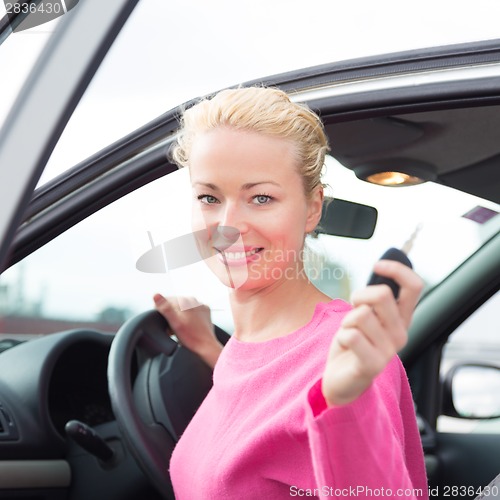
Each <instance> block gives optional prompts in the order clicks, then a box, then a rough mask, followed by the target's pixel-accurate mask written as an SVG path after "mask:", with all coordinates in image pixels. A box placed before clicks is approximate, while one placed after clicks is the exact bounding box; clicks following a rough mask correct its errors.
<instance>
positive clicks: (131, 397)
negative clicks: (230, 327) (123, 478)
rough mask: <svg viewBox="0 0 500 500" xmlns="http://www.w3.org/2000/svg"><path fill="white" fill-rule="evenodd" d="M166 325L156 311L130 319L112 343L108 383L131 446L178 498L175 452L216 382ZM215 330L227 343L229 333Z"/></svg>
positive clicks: (161, 487)
mask: <svg viewBox="0 0 500 500" xmlns="http://www.w3.org/2000/svg"><path fill="white" fill-rule="evenodd" d="M167 330H168V322H167V320H166V319H165V318H164V317H163V316H162V315H161V314H160V313H158V312H157V311H147V312H145V313H142V314H140V315H138V316H135V317H134V318H131V319H130V320H128V321H127V322H126V323H125V324H124V325H123V326H122V327H121V328H120V330H119V331H118V333H117V334H116V337H115V338H114V340H113V343H112V345H111V350H110V353H109V360H108V386H109V395H110V398H111V406H112V408H113V413H114V415H115V417H116V420H117V423H118V426H119V428H120V430H121V432H122V434H123V438H124V441H125V443H126V445H127V448H128V449H129V450H130V452H131V453H132V455H133V456H134V458H135V459H136V461H137V463H138V464H139V466H140V467H141V469H142V470H143V472H144V473H145V475H146V476H147V477H148V478H149V479H150V480H151V482H152V483H153V485H154V486H155V487H156V489H157V490H158V491H159V493H160V494H161V495H162V496H163V497H164V498H166V499H174V493H173V489H172V484H171V482H170V475H169V473H168V470H169V462H170V457H171V454H172V451H173V449H174V446H175V444H176V443H177V441H178V439H179V437H180V435H181V434H182V432H183V431H184V429H185V428H186V426H187V424H188V423H189V421H190V420H191V418H192V417H193V415H194V413H195V412H196V410H197V409H198V407H199V405H200V404H201V402H202V401H203V399H204V398H205V396H206V395H207V393H208V391H209V390H210V388H211V387H212V370H211V369H210V367H209V366H208V365H207V364H205V363H204V362H203V361H202V360H201V358H199V357H198V356H197V355H196V354H194V353H193V352H192V351H190V350H188V349H186V348H185V347H182V346H181V345H180V344H179V343H178V342H176V341H175V340H173V339H172V338H171V337H170V336H169V335H168V334H167ZM215 330H216V335H217V337H218V338H219V340H220V341H221V342H222V343H225V342H226V341H227V339H228V338H229V336H228V334H227V333H226V332H224V331H223V330H221V329H220V328H218V327H215ZM134 375H135V376H134Z"/></svg>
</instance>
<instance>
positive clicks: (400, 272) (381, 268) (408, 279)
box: [374, 260, 424, 327]
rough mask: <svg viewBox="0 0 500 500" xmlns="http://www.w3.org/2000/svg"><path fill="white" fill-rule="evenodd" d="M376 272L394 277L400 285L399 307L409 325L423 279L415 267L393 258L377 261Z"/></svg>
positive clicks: (420, 291)
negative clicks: (411, 267) (412, 267)
mask: <svg viewBox="0 0 500 500" xmlns="http://www.w3.org/2000/svg"><path fill="white" fill-rule="evenodd" d="M374 270H375V272H376V273H377V274H380V275H381V276H385V277H388V278H391V279H393V280H394V281H395V282H396V283H398V285H399V286H400V292H399V299H398V308H399V311H400V313H401V316H402V318H403V321H404V322H405V324H406V326H407V327H408V326H409V325H410V322H411V318H412V315H413V311H414V309H415V306H416V305H417V303H418V300H419V298H420V294H421V293H422V289H423V285H424V283H423V281H422V279H421V278H420V276H418V274H416V273H415V271H414V270H413V269H410V268H409V267H407V266H405V265H404V264H401V263H400V262H395V261H392V260H381V261H379V262H377V263H376V265H375V268H374Z"/></svg>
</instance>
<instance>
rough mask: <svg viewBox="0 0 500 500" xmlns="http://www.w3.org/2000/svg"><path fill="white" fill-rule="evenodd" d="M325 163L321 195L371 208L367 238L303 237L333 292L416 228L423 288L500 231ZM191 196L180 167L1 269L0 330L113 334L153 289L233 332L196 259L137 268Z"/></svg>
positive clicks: (184, 219)
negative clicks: (186, 300) (187, 299)
mask: <svg viewBox="0 0 500 500" xmlns="http://www.w3.org/2000/svg"><path fill="white" fill-rule="evenodd" d="M326 164H327V169H326V174H325V178H324V181H325V182H326V184H327V186H328V187H327V194H328V195H330V196H333V197H337V198H341V199H346V200H350V201H354V202H358V203H363V204H368V205H372V206H374V207H376V208H377V210H378V222H377V227H376V230H375V233H374V235H373V236H372V238H370V239H368V240H359V239H351V238H345V237H338V236H331V235H326V234H320V235H319V236H318V237H317V238H308V239H307V247H308V249H309V250H308V251H307V252H306V253H305V264H306V268H307V270H308V273H309V276H310V278H311V280H312V281H313V282H314V283H315V284H316V285H317V286H318V287H319V288H321V289H322V290H323V291H324V292H325V293H326V294H327V295H329V296H331V297H334V298H342V299H344V300H349V297H350V294H351V292H352V291H353V290H355V289H357V288H360V287H362V286H364V284H365V283H366V282H367V280H368V278H369V276H370V274H371V269H372V266H373V263H374V262H375V261H376V260H377V259H378V258H380V256H381V255H382V254H383V253H384V252H385V250H387V248H388V247H390V246H396V247H401V246H402V245H403V243H404V241H405V240H406V239H407V238H408V237H409V236H410V235H411V234H412V233H413V232H414V229H415V228H416V227H417V226H421V229H420V232H419V234H418V235H417V237H416V240H415V242H414V245H413V249H412V250H411V252H410V258H411V260H412V261H413V264H414V267H415V269H416V271H417V272H418V273H419V274H420V275H421V276H422V278H423V279H424V281H425V283H426V286H427V288H428V289H429V288H432V287H433V286H435V285H436V284H438V283H439V282H441V281H442V280H443V279H444V278H445V277H446V276H447V275H448V274H449V273H450V272H452V271H453V270H454V269H455V268H456V267H457V266H458V265H460V263H461V262H463V261H464V260H465V259H466V258H468V257H469V255H470V254H471V253H473V252H474V251H476V250H477V249H478V248H479V247H480V246H481V245H482V244H483V243H484V242H485V241H486V240H487V239H488V238H490V237H491V236H492V235H493V234H496V232H497V231H498V230H499V227H500V217H493V218H491V219H489V220H488V221H487V222H484V223H481V224H480V223H478V222H476V221H473V220H470V219H468V218H465V217H463V216H464V214H467V213H469V212H470V211H471V210H472V209H474V207H477V206H486V207H488V206H489V207H491V208H497V209H498V207H496V205H495V204H493V203H491V202H490V203H488V202H486V201H485V200H480V199H479V198H477V197H474V196H470V195H466V194H464V193H461V192H459V191H456V190H450V189H448V188H445V187H444V186H439V185H436V184H433V183H426V184H423V185H420V186H413V187H409V188H387V187H381V186H375V185H373V184H370V183H367V182H364V181H361V180H359V179H358V178H357V177H356V176H355V175H354V173H353V172H352V171H350V170H348V169H346V168H345V167H343V166H342V165H340V163H338V162H337V161H336V160H334V159H333V158H331V157H328V158H327V162H326ZM191 197H192V193H191V187H190V184H189V177H188V172H187V170H186V169H181V170H178V171H176V172H174V173H172V174H169V175H167V176H165V177H163V178H160V179H158V180H156V181H154V182H152V183H150V184H148V185H146V186H144V187H142V188H140V189H138V190H136V191H135V192H132V193H130V194H129V195H127V196H125V197H123V198H122V199H120V200H118V201H116V202H115V203H113V204H111V205H110V206H108V207H106V208H104V209H102V210H100V211H99V212H97V213H95V214H94V215H92V216H91V217H88V218H87V219H85V220H83V221H82V222H80V223H79V224H78V225H76V226H75V227H73V228H71V229H70V230H68V231H66V232H65V233H63V234H62V235H60V236H59V237H58V238H56V239H54V240H53V241H52V242H50V243H48V244H47V245H45V246H44V247H42V248H40V249H39V250H38V251H36V252H34V253H33V254H32V255H30V256H28V257H27V258H25V259H24V260H23V261H21V262H19V263H18V264H16V265H15V266H13V267H12V268H10V269H8V270H7V271H5V272H4V273H3V274H2V276H1V277H0V333H3V334H16V335H26V334H43V333H50V332H54V331H60V330H62V329H68V328H74V327H77V326H90V327H93V328H97V329H100V330H103V329H104V330H106V331H112V332H113V331H116V330H117V329H118V328H119V326H120V325H121V324H122V322H123V321H124V320H125V319H127V318H129V317H130V316H132V315H134V314H137V313H139V312H142V311H145V310H147V309H151V308H152V307H153V303H152V296H153V294H154V293H156V292H160V293H164V294H166V295H184V296H186V295H187V296H195V297H197V299H198V300H200V301H201V302H204V303H206V304H208V305H210V307H211V309H212V319H213V321H214V322H215V323H217V324H218V325H219V326H221V327H223V328H225V329H226V330H227V331H229V332H232V329H233V326H232V319H231V314H230V311H229V300H228V291H227V289H225V288H224V287H223V285H221V284H220V283H219V281H218V280H216V279H215V277H214V276H213V275H212V274H211V272H210V271H209V270H208V267H207V266H206V265H205V263H204V262H202V261H199V262H193V263H192V264H190V265H188V266H183V267H181V268H177V269H175V270H168V272H158V269H153V271H156V272H142V271H141V270H139V269H138V268H137V267H136V264H137V262H138V260H139V259H140V258H141V256H143V255H145V254H146V253H147V252H148V251H150V250H151V248H152V246H153V247H154V246H158V245H162V244H163V243H164V242H167V241H171V240H172V239H175V238H179V237H181V236H184V235H186V234H189V233H190V218H191V215H190V214H191ZM422 200H426V203H425V204H423V203H422ZM167 260H168V258H167ZM167 264H168V262H167ZM166 267H167V268H168V265H167V266H166ZM160 271H161V270H160Z"/></svg>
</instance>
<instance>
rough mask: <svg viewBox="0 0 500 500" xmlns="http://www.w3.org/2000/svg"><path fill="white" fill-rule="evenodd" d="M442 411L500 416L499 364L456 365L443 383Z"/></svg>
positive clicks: (478, 416) (475, 416)
mask: <svg viewBox="0 0 500 500" xmlns="http://www.w3.org/2000/svg"><path fill="white" fill-rule="evenodd" d="M443 414H444V415H447V416H449V417H458V418H467V419H491V418H500V367H498V366H493V365H485V364H459V365H457V366H454V367H453V368H452V369H451V370H450V371H449V372H448V373H447V374H446V377H445V380H444V384H443Z"/></svg>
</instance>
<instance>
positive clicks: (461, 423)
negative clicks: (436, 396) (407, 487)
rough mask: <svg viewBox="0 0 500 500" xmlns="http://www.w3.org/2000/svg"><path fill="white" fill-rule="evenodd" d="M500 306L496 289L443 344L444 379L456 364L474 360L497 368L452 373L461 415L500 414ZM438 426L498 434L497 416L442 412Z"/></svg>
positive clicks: (444, 429) (473, 368)
mask: <svg viewBox="0 0 500 500" xmlns="http://www.w3.org/2000/svg"><path fill="white" fill-rule="evenodd" d="M499 308H500V293H499V292H497V293H496V294H495V295H494V296H493V297H491V298H490V299H489V300H488V301H487V302H486V303H485V304H483V305H482V306H481V307H480V308H479V309H478V310H477V311H476V312H475V313H474V314H472V315H471V316H470V317H469V318H468V319H467V320H466V321H464V322H463V323H462V324H461V325H460V326H459V327H458V328H457V329H456V330H455V332H454V333H453V334H452V335H450V337H449V339H448V342H447V343H446V345H445V347H444V350H443V359H442V364H441V376H442V377H443V378H444V377H445V376H446V374H447V373H448V372H449V370H450V369H451V368H452V367H454V366H456V365H459V364H464V363H474V364H475V365H478V364H483V365H488V366H490V365H492V366H496V367H498V370H496V369H494V368H491V369H486V368H484V369H483V368H478V367H477V366H474V367H470V368H467V369H465V370H464V371H463V372H461V373H459V374H457V375H455V377H454V385H453V388H454V392H453V400H454V403H455V407H456V408H457V410H458V411H460V413H462V414H469V415H474V414H475V415H481V414H482V415H483V416H486V415H488V414H489V415H495V414H496V415H498V414H500V336H499V335H498V311H499ZM455 378H456V380H455ZM455 382H456V384H455ZM437 428H438V430H439V431H448V432H488V433H489V432H493V433H495V434H500V418H494V419H490V420H479V419H467V420H465V419H461V418H453V417H448V416H444V415H441V416H440V417H439V418H438V423H437Z"/></svg>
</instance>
